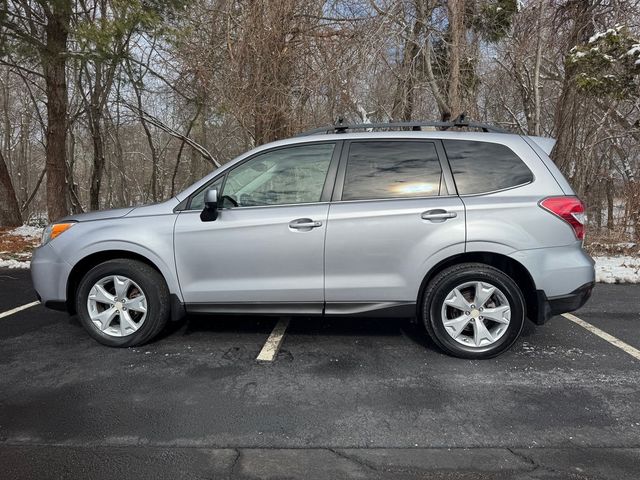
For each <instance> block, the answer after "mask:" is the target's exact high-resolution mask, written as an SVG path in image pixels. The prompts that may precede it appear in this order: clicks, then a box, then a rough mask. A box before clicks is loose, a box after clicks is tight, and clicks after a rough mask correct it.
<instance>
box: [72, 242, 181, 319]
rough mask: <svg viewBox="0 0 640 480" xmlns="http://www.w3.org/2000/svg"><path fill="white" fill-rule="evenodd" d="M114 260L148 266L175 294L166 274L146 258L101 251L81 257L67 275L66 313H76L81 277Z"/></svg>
mask: <svg viewBox="0 0 640 480" xmlns="http://www.w3.org/2000/svg"><path fill="white" fill-rule="evenodd" d="M116 259H129V260H137V261H139V262H142V263H144V264H146V265H149V266H150V267H151V268H153V269H154V270H156V271H157V272H158V273H160V275H162V277H163V278H164V279H165V282H167V286H168V287H169V290H170V292H171V293H172V296H173V294H174V293H175V292H174V291H173V289H172V288H171V287H172V285H171V279H170V278H167V274H166V273H165V272H163V271H162V269H161V268H160V267H158V265H157V264H156V263H155V262H153V261H152V260H151V259H149V258H148V257H146V256H144V255H142V254H140V253H137V252H133V251H131V250H121V249H113V250H101V251H98V252H94V253H91V254H89V255H86V256H84V257H82V258H81V259H80V260H79V261H77V262H76V263H75V265H74V266H73V268H72V269H71V272H70V273H69V276H68V278H67V290H66V304H67V305H66V306H67V311H68V312H69V313H70V314H72V315H73V314H75V313H76V311H75V304H76V292H77V289H78V285H79V284H80V281H81V280H82V277H84V276H85V275H86V274H87V272H89V270H91V269H92V268H93V267H95V266H97V265H99V264H101V263H104V262H106V261H109V260H116Z"/></svg>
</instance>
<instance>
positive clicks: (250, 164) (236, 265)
mask: <svg viewBox="0 0 640 480" xmlns="http://www.w3.org/2000/svg"><path fill="white" fill-rule="evenodd" d="M335 150H336V144H335V143H333V142H328V143H314V144H305V145H296V146H288V147H281V148H277V149H273V150H269V151H266V152H263V153H259V154H257V155H256V156H253V157H250V158H249V159H248V160H246V161H244V162H242V163H241V164H239V165H237V166H235V167H233V168H232V169H231V170H229V171H228V172H227V173H225V174H224V176H223V177H222V178H217V179H215V180H214V182H213V183H212V184H210V185H208V186H207V188H211V187H212V186H213V187H216V188H217V189H218V191H219V192H220V194H219V198H220V203H221V209H220V211H219V215H218V218H217V219H216V220H215V221H208V222H205V221H202V220H201V219H200V211H201V209H202V206H203V205H202V204H203V200H202V198H203V196H204V190H205V189H206V188H205V189H203V190H201V191H200V192H197V193H196V194H194V197H193V199H192V200H191V204H190V209H189V210H187V211H183V212H181V213H180V214H179V216H178V219H177V221H176V226H175V252H176V268H177V271H178V278H179V281H180V286H181V289H182V294H183V297H184V301H185V303H186V304H187V309H188V310H190V311H211V312H226V311H230V312H233V311H255V312H262V313H322V307H323V302H324V291H323V289H324V278H323V277H324V237H325V230H326V225H327V216H328V211H329V203H328V200H329V197H328V196H329V195H330V192H331V188H330V186H329V183H328V181H327V177H328V172H329V170H330V168H329V167H330V165H331V162H332V159H333V157H334V153H335ZM336 160H337V159H336ZM329 181H330V182H331V183H332V182H333V178H330V179H329Z"/></svg>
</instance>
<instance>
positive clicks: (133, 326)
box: [76, 259, 171, 347]
mask: <svg viewBox="0 0 640 480" xmlns="http://www.w3.org/2000/svg"><path fill="white" fill-rule="evenodd" d="M76 311H77V312H78V316H79V318H80V321H81V323H82V325H83V326H84V328H85V329H86V330H87V332H88V333H89V335H91V336H92V337H93V338H95V339H96V340H97V341H98V342H100V343H102V344H104V345H108V346H110V347H132V346H137V345H142V344H144V343H146V342H148V341H150V340H151V339H152V338H154V337H155V336H156V335H157V334H158V333H160V331H161V330H162V329H163V328H164V326H165V325H166V323H167V320H168V319H169V315H170V311H171V310H170V301H169V289H168V288H167V284H166V283H165V281H164V278H163V277H162V275H161V274H160V273H159V272H158V271H157V270H155V269H154V268H152V267H151V266H149V265H147V264H145V263H142V262H139V261H137V260H128V259H117V260H109V261H107V262H104V263H101V264H100V265H98V266H96V267H94V268H93V269H91V270H90V271H89V272H88V273H87V274H86V275H85V276H84V277H83V279H82V280H81V282H80V285H79V286H78V290H77V295H76Z"/></svg>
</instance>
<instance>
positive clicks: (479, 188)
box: [443, 140, 533, 195]
mask: <svg viewBox="0 0 640 480" xmlns="http://www.w3.org/2000/svg"><path fill="white" fill-rule="evenodd" d="M443 143H444V149H445V150H446V152H447V158H448V159H449V164H450V165H451V171H452V172H453V178H454V180H455V182H456V187H457V188H458V193H459V194H460V195H470V194H477V193H487V192H493V191H496V190H502V189H505V188H511V187H516V186H518V185H524V184H526V183H529V182H532V181H533V174H532V173H531V170H529V168H528V167H527V166H526V165H525V164H524V162H523V161H522V160H521V159H520V157H518V155H516V154H515V153H514V152H513V151H512V150H511V149H510V148H508V147H506V146H504V145H500V144H499V143H489V142H476V141H470V140H444V141H443Z"/></svg>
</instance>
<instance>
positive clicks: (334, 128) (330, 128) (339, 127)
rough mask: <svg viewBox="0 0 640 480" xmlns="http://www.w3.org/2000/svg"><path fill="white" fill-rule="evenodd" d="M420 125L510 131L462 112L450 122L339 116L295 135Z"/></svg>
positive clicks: (419, 126) (411, 127)
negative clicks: (333, 121) (372, 120)
mask: <svg viewBox="0 0 640 480" xmlns="http://www.w3.org/2000/svg"><path fill="white" fill-rule="evenodd" d="M422 127H436V128H439V129H440V130H448V129H450V128H477V129H478V130H482V131H483V132H487V133H510V132H509V131H507V130H505V129H503V128H500V127H496V126H495V125H489V124H486V123H477V122H470V121H468V120H467V119H466V118H465V115H464V114H462V115H460V116H459V117H457V118H455V119H454V120H452V121H450V122H426V121H416V122H413V121H409V122H389V123H358V124H349V123H344V120H343V119H342V118H339V119H338V121H337V122H336V124H335V125H327V126H326V127H319V128H314V129H313V130H308V131H306V132H302V133H299V134H298V135H296V137H304V136H307V135H318V134H331V133H347V131H348V130H364V129H366V130H375V129H390V128H410V129H411V130H412V131H420V129H421V128H422Z"/></svg>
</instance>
